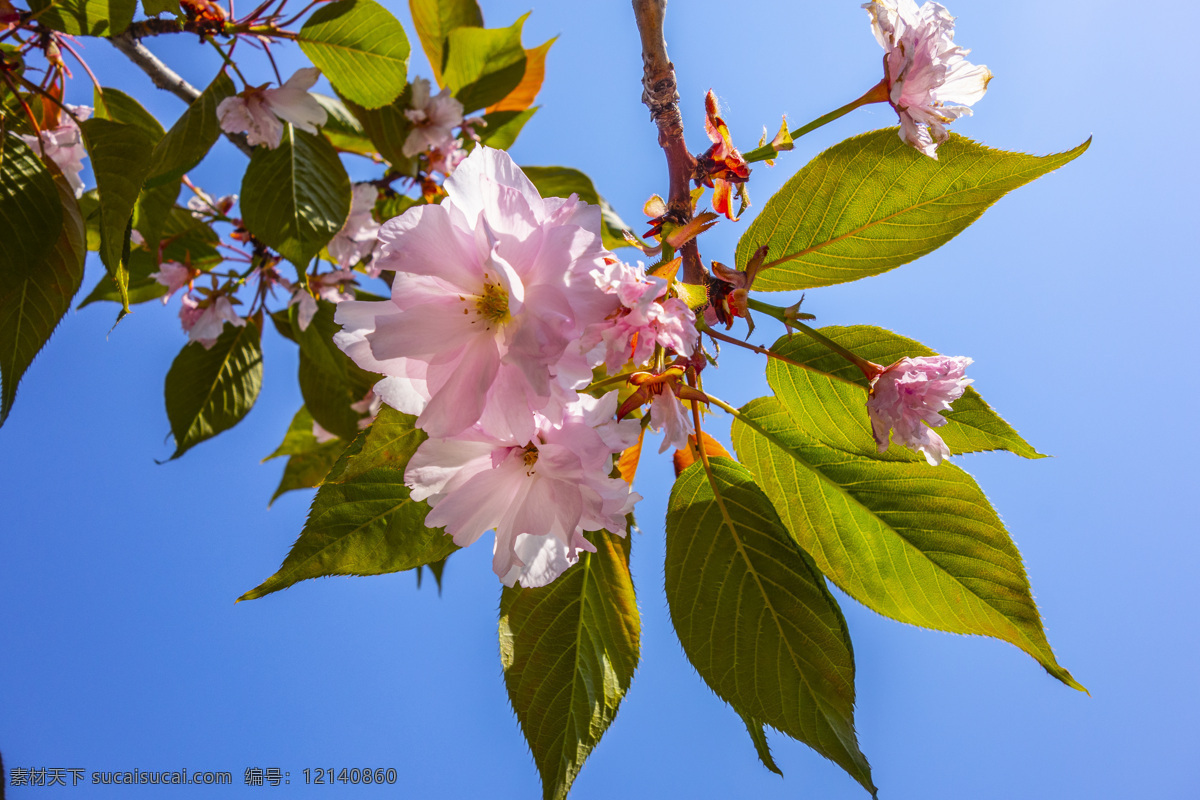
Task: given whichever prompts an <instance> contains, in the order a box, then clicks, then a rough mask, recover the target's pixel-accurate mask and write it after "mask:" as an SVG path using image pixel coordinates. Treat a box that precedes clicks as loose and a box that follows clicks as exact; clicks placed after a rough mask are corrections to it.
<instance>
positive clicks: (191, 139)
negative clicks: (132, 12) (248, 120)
mask: <svg viewBox="0 0 1200 800" xmlns="http://www.w3.org/2000/svg"><path fill="white" fill-rule="evenodd" d="M147 13H149V12H147ZM236 91H237V87H235V86H234V85H233V79H232V78H230V77H229V76H228V75H227V74H225V71H224V70H222V71H221V72H218V73H217V77H215V78H213V80H212V82H211V83H209V84H208V86H206V87H205V88H204V91H203V92H201V93H200V96H199V97H197V98H196V99H195V100H193V101H192V102H191V103H190V104H189V105H188V107H187V110H186V111H184V112H183V114H181V115H180V117H179V119H177V120H175V124H174V125H172V126H171V129H170V130H169V131H167V132H166V134H165V135H163V136H162V137H161V139H160V140H159V142H158V144H156V145H155V147H154V153H153V155H152V156H151V157H150V160H151V164H150V177H148V178H147V179H146V185H147V186H148V187H149V186H158V185H160V184H165V183H170V182H171V181H175V180H178V179H179V178H182V177H183V174H184V173H185V172H187V171H188V170H190V169H192V168H193V167H195V166H196V165H197V164H199V163H200V162H201V161H202V160H203V159H204V157H205V156H206V155H208V151H209V150H211V149H212V146H213V145H214V144H216V141H217V139H218V138H220V136H221V126H220V123H219V122H218V121H217V106H218V105H219V104H220V103H221V101H222V100H224V99H225V98H227V97H231V96H232V95H233V94H235V93H236Z"/></svg>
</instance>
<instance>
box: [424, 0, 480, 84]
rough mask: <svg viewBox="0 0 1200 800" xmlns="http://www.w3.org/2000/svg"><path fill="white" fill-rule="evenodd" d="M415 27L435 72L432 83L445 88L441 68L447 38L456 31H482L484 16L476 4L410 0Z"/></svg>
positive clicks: (467, 0)
mask: <svg viewBox="0 0 1200 800" xmlns="http://www.w3.org/2000/svg"><path fill="white" fill-rule="evenodd" d="M408 8H409V10H410V11H411V12H412V18H413V27H415V28H416V29H417V37H418V38H419V39H420V40H421V47H423V48H424V49H425V55H426V56H427V57H428V58H429V66H431V67H432V68H433V79H434V81H435V82H436V83H437V85H438V86H442V85H443V83H442V64H443V63H444V62H445V57H446V37H447V36H449V35H450V31H452V30H454V29H455V28H462V27H472V28H482V27H483V12H482V11H480V10H479V4H478V3H477V2H475V0H408Z"/></svg>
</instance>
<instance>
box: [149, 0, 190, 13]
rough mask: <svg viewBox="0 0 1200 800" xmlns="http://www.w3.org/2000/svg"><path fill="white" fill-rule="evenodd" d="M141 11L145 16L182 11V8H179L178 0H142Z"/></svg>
mask: <svg viewBox="0 0 1200 800" xmlns="http://www.w3.org/2000/svg"><path fill="white" fill-rule="evenodd" d="M142 11H144V12H146V16H147V17H153V16H157V15H158V14H163V13H167V14H181V13H182V10H181V9H180V8H179V0H142Z"/></svg>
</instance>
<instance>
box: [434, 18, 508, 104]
mask: <svg viewBox="0 0 1200 800" xmlns="http://www.w3.org/2000/svg"><path fill="white" fill-rule="evenodd" d="M528 16H529V15H528V14H526V15H525V16H524V17H521V18H520V19H518V20H517V21H516V22H514V23H513V24H512V25H511V26H509V27H507V28H475V27H460V28H455V29H454V30H452V31H450V33H449V34H448V35H447V37H446V49H447V54H446V64H445V69H444V70H443V71H442V84H443V85H444V86H449V87H450V91H451V93H452V94H453V95H454V96H455V98H457V99H458V101H459V102H460V103H462V104H463V112H464V113H470V112H472V111H476V110H478V109H480V108H486V107H488V106H490V105H491V104H493V103H498V102H499V101H501V100H503V99H504V98H505V97H507V96H508V93H509V92H511V91H512V90H513V89H515V88H517V86H518V85H519V84H520V83H521V79H522V78H523V77H525V48H524V46H522V44H521V28H522V27H524V25H525V19H526V17H528Z"/></svg>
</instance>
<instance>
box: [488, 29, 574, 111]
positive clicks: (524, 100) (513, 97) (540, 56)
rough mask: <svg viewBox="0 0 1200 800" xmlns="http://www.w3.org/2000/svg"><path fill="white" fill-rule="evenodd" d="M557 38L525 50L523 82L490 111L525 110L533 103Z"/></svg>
mask: <svg viewBox="0 0 1200 800" xmlns="http://www.w3.org/2000/svg"><path fill="white" fill-rule="evenodd" d="M556 38H557V37H556ZM556 38H555V39H549V40H547V41H545V42H543V43H542V44H540V45H538V46H537V47H535V48H533V49H532V50H526V51H525V74H524V75H523V76H522V77H521V82H520V83H518V84H517V87H516V88H515V89H513V90H512V91H511V92H509V93H508V95H507V96H506V97H505V98H504V99H503V100H501V101H500V102H498V103H493V104H492V105H490V106H488V109H487V110H488V112H489V113H494V112H496V111H524V110H525V109H527V108H529V107H530V106H531V105H533V101H534V100H536V99H537V96H538V92H540V91H541V90H542V82H543V81H544V80H545V79H546V54H547V53H549V52H550V47H551V46H552V45H553V44H554V42H555V41H556Z"/></svg>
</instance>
